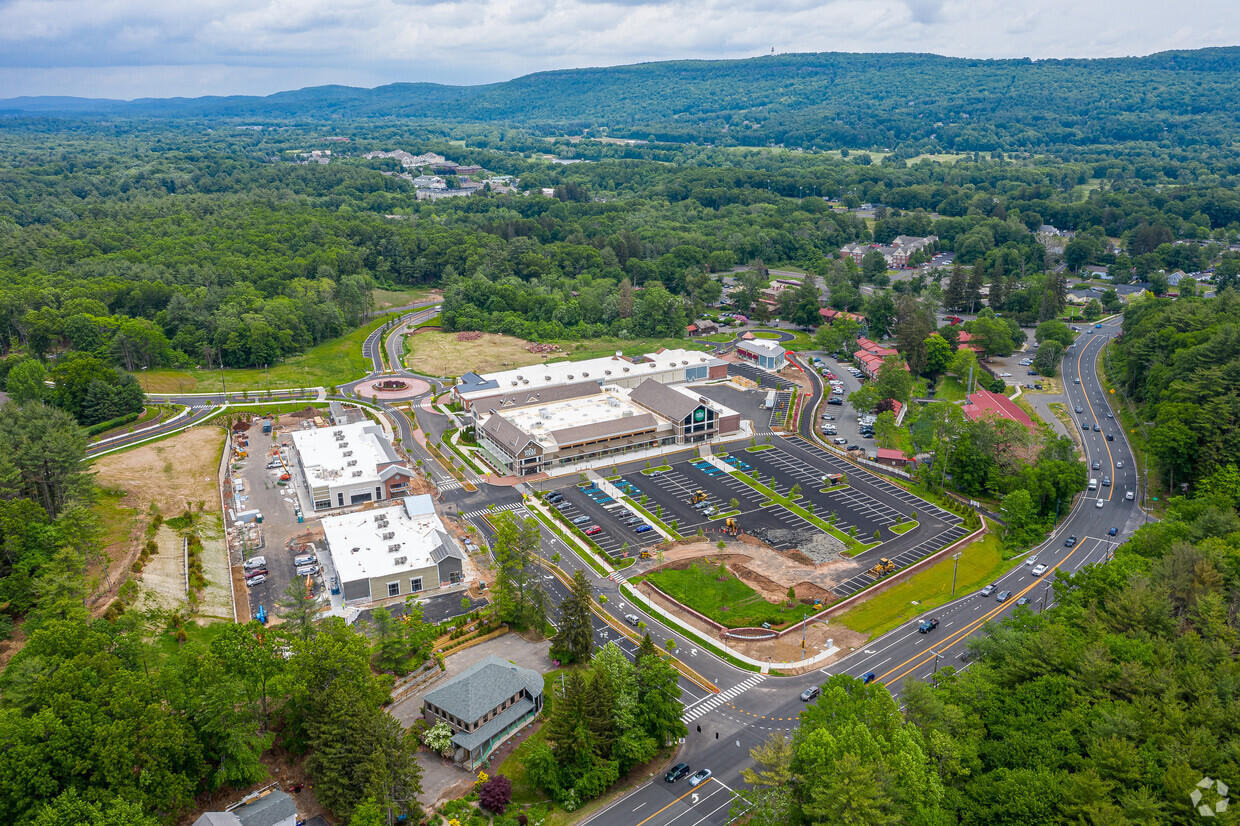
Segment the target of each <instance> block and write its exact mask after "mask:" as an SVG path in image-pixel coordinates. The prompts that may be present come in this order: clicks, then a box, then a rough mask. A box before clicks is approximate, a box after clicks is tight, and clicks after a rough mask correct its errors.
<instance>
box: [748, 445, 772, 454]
mask: <svg viewBox="0 0 1240 826" xmlns="http://www.w3.org/2000/svg"><path fill="white" fill-rule="evenodd" d="M774 449H775V445H754V446H753V447H747V448H745V452H746V453H757V452H758V451H759V450H774Z"/></svg>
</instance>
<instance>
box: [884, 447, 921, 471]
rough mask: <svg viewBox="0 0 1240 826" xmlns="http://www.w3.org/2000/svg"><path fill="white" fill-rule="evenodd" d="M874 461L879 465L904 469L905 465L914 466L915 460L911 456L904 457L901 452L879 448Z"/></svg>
mask: <svg viewBox="0 0 1240 826" xmlns="http://www.w3.org/2000/svg"><path fill="white" fill-rule="evenodd" d="M874 461H876V462H878V463H879V464H880V465H887V466H888V467H905V466H907V465H912V464H916V463H917V460H916V459H914V458H912V457H911V456H905V455H904V451H903V450H892V449H891V448H886V447H880V448H879V449H878V452H877V453H876V454H875V456H874Z"/></svg>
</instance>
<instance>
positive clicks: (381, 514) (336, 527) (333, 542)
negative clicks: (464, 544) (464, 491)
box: [321, 495, 452, 596]
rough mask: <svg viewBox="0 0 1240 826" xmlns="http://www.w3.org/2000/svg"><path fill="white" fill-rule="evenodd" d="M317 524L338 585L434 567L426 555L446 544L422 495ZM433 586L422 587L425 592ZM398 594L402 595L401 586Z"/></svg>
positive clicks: (436, 518)
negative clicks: (385, 506) (334, 567)
mask: <svg viewBox="0 0 1240 826" xmlns="http://www.w3.org/2000/svg"><path fill="white" fill-rule="evenodd" d="M321 521H322V524H323V536H324V538H325V539H326V540H327V547H328V548H329V549H330V550H331V555H332V562H333V563H334V564H335V566H336V576H337V577H338V578H339V580H340V581H341V582H354V581H356V580H359V579H373V578H374V577H385V576H390V577H399V576H402V575H404V574H406V573H411V572H414V571H420V570H424V569H426V568H429V567H431V566H432V565H434V564H435V560H434V559H432V557H431V552H432V551H434V550H435V549H436V548H438V547H439V546H440V545H441V544H443V543H445V542H449V543H451V542H452V539H451V537H449V536H448V532H447V530H445V528H444V525H443V522H442V521H440V519H439V515H438V514H436V513H435V507H434V505H433V504H432V502H431V498H430V497H429V496H425V495H423V496H409V497H406V498H405V499H404V500H402V501H401V502H400V503H399V504H397V505H394V506H392V507H389V508H376V509H374V510H367V511H359V512H357V513H348V514H345V515H343V516H325V517H323V519H322V520H321ZM389 534H390V535H389ZM436 585H438V583H437V582H436V583H426V587H427V588H428V589H429V588H433V587H435V586H436ZM401 593H405V586H404V585H402V587H401ZM381 596H382V595H381Z"/></svg>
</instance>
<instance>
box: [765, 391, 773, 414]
mask: <svg viewBox="0 0 1240 826" xmlns="http://www.w3.org/2000/svg"><path fill="white" fill-rule="evenodd" d="M766 409H767V410H774V409H775V391H774V390H769V391H767V394H766Z"/></svg>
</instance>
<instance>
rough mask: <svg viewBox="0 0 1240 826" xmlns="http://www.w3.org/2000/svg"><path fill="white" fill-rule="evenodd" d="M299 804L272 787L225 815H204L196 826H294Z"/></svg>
mask: <svg viewBox="0 0 1240 826" xmlns="http://www.w3.org/2000/svg"><path fill="white" fill-rule="evenodd" d="M296 823H297V804H296V803H295V802H294V801H293V798H291V797H289V795H288V794H287V793H285V792H283V791H281V790H280V788H279V787H278V786H276V785H275V784H272V785H270V786H268V787H266V788H265V789H260V790H259V791H257V792H254V793H253V794H249V795H246V796H245V797H244V798H242V799H241V801H239V802H238V803H234V804H233V805H231V806H229V807H227V808H226V809H225V810H224V811H222V812H203V813H202V815H201V816H199V818H198V819H197V820H195V821H194V824H193V826H295V824H296Z"/></svg>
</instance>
